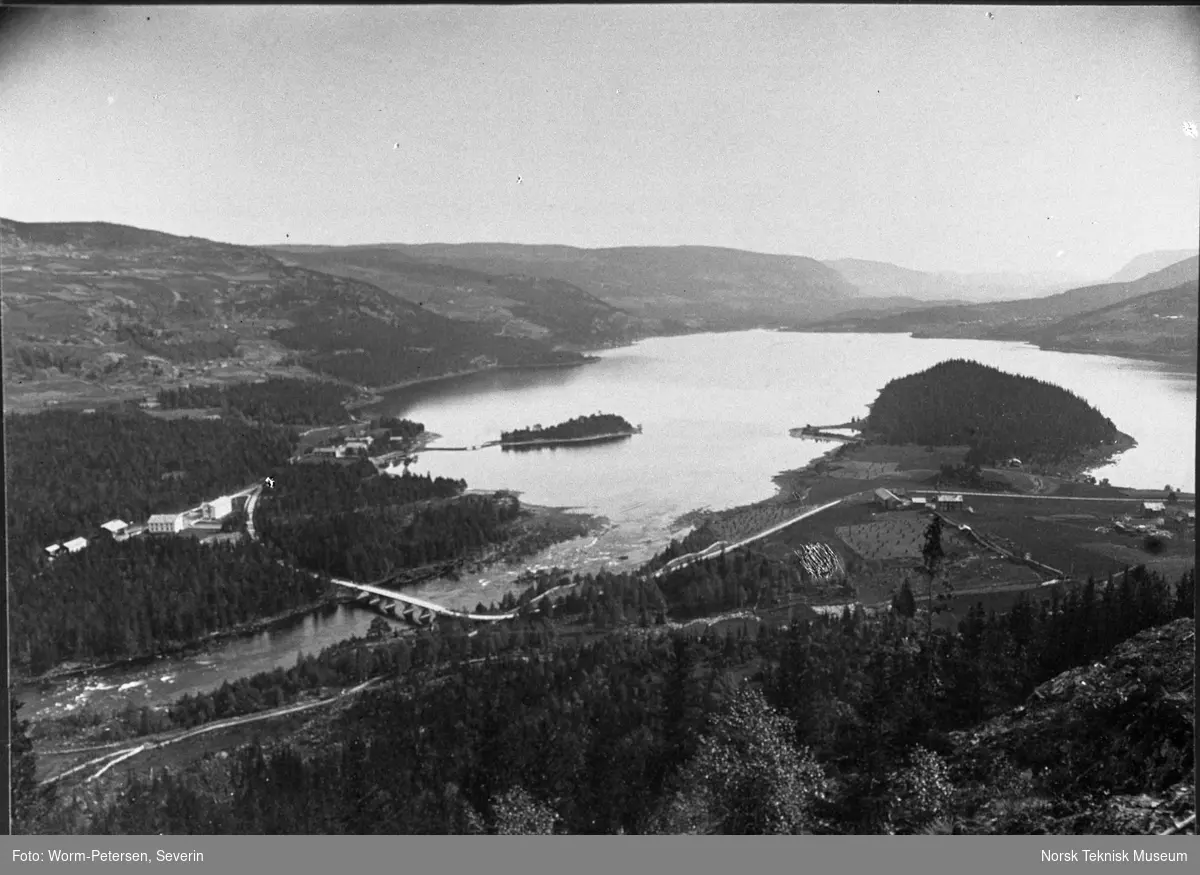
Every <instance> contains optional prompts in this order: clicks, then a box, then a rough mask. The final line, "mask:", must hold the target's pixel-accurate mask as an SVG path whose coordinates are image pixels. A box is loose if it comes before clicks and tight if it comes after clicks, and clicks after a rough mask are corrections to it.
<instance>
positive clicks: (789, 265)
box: [289, 243, 858, 329]
mask: <svg viewBox="0 0 1200 875" xmlns="http://www.w3.org/2000/svg"><path fill="white" fill-rule="evenodd" d="M353 248H356V247H350V248H349V249H353ZM357 248H364V247H357ZM365 248H369V249H372V250H376V251H381V250H386V251H390V252H393V253H399V254H402V255H404V256H408V257H410V258H414V259H416V260H418V261H423V262H426V263H428V264H440V265H447V266H452V267H458V268H464V269H466V270H471V271H478V272H482V273H487V274H494V275H501V276H504V275H513V274H520V275H526V276H533V277H538V278H541V279H555V280H560V281H563V282H566V283H570V284H571V285H573V286H577V287H578V288H580V289H583V290H584V291H586V292H588V293H590V294H591V295H594V296H595V297H597V298H599V299H600V300H602V301H606V302H607V303H609V304H611V305H612V306H614V307H619V308H621V309H622V310H624V311H626V312H628V313H630V314H633V315H635V316H639V317H642V318H646V319H655V320H663V321H667V322H677V323H681V324H683V325H686V326H688V327H689V328H693V329H720V328H725V329H733V328H747V327H758V326H763V325H795V324H798V323H800V322H802V321H804V320H808V319H813V318H820V317H822V316H826V315H832V314H834V313H836V312H839V311H841V310H844V309H846V307H847V305H848V303H849V302H852V301H853V299H854V298H855V297H857V295H858V290H857V288H856V287H855V286H854V285H853V284H851V283H849V282H847V281H846V280H845V279H844V278H843V277H842V276H841V275H840V274H838V273H837V271H835V270H833V269H832V268H830V267H827V266H826V265H824V264H822V263H821V262H819V261H816V260H814V259H811V258H803V257H800V256H790V255H765V254H761V253H756V252H744V251H741V250H737V249H722V248H716V247H705V246H674V247H619V248H614V249H577V248H574V247H570V246H526V245H520V244H508V243H463V244H440V243H431V244H421V245H406V244H388V245H384V246H372V247H365ZM289 251H294V250H289Z"/></svg>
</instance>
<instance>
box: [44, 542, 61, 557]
mask: <svg viewBox="0 0 1200 875" xmlns="http://www.w3.org/2000/svg"><path fill="white" fill-rule="evenodd" d="M61 549H62V544H51V545H50V546H49V547H47V548H46V552H47V553H49V554H50V555H51V556H53V555H54V554H55V553H57V552H58V551H59V550H61Z"/></svg>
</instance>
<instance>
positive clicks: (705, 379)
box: [376, 330, 1196, 605]
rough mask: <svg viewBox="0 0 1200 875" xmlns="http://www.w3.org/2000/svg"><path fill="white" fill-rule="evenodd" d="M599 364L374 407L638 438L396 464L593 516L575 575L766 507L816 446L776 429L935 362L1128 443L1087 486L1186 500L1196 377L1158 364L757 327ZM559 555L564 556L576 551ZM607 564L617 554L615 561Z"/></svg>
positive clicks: (492, 380) (864, 406) (449, 440)
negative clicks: (601, 524) (708, 513)
mask: <svg viewBox="0 0 1200 875" xmlns="http://www.w3.org/2000/svg"><path fill="white" fill-rule="evenodd" d="M599 356H600V361H599V362H597V363H594V364H590V365H586V366H583V367H578V368H563V369H537V370H523V371H491V372H485V373H481V374H473V375H469V376H465V377H456V378H451V379H447V380H439V381H435V382H430V383H425V384H420V385H417V386H413V387H409V388H407V389H403V390H400V391H397V392H394V393H391V394H390V395H388V396H387V397H386V400H385V401H384V402H383V403H381V404H380V405H378V407H377V408H376V410H377V411H378V412H386V413H388V414H392V415H398V416H405V417H408V418H410V419H415V420H417V421H420V422H423V423H424V424H425V425H426V427H427V428H428V429H430V430H431V431H433V432H436V433H437V434H439V435H441V436H442V437H441V439H440V440H439V441H437V442H435V443H434V444H432V446H435V447H436V446H439V445H445V446H464V445H466V446H472V445H477V444H479V443H482V442H484V441H488V440H494V439H496V438H497V437H498V436H499V434H500V432H501V431H503V430H508V429H512V428H518V427H522V426H529V425H535V424H539V423H540V424H543V425H549V424H552V423H556V422H561V421H563V420H566V419H570V418H571V417H573V416H578V415H580V414H585V413H594V412H597V411H601V412H604V413H615V414H619V415H621V416H623V417H625V418H626V419H628V420H629V421H630V422H632V423H635V424H640V425H641V426H642V433H641V434H640V435H635V436H634V437H633V438H631V439H629V440H624V441H619V442H615V443H609V444H599V445H593V446H586V445H585V446H564V447H559V448H556V449H543V450H538V451H531V452H522V453H506V452H503V451H502V450H501V449H500V448H499V447H490V448H486V449H482V450H476V451H471V452H461V453H458V452H453V453H440V452H426V453H421V454H420V455H419V457H418V460H417V463H416V464H414V465H413V467H412V470H413V471H415V472H417V473H426V472H427V473H430V474H433V475H434V476H438V475H441V476H450V477H462V478H465V479H466V481H467V483H468V485H469V486H471V487H473V488H483V489H493V488H496V489H499V488H508V489H514V490H517V491H519V492H520V493H521V497H522V500H523V501H526V502H529V503H532V504H544V505H552V506H566V507H573V508H579V509H581V510H585V511H587V512H590V513H595V514H600V515H603V516H605V517H607V518H608V519H609V520H610V521H611V523H612V527H611V528H610V529H609V531H607V532H606V533H604V534H603V535H602V536H601V537H600V539H599V541H598V542H597V543H596V544H594V545H593V546H592V549H591V559H590V561H588V562H587V564H589V565H596V564H598V563H601V562H607V563H609V564H633V563H634V562H636V561H640V560H642V559H645V558H648V557H649V555H651V554H652V553H653V552H656V551H657V550H658V549H659V548H661V546H662V545H663V543H664V542H665V541H666V540H667V539H668V538H669V537H671V536H672V535H675V534H679V533H680V529H679V527H677V526H674V525H673V522H674V521H675V520H676V519H677V518H678V517H679V516H681V515H682V514H684V513H686V512H688V511H691V510H694V509H700V508H713V509H717V508H725V507H733V506H737V505H740V504H744V503H747V502H752V501H757V500H760V499H763V498H767V497H769V496H770V495H772V494H773V493H774V491H775V487H774V484H773V483H772V482H771V478H772V477H773V476H774V475H775V474H777V473H779V472H780V471H783V470H787V469H791V468H798V467H801V466H803V465H805V464H806V463H808V462H809V461H811V460H812V459H813V458H815V457H817V456H819V455H821V454H823V453H825V452H828V451H829V449H830V444H829V443H825V442H818V441H812V440H803V439H797V438H793V437H790V436H789V434H788V431H789V429H791V428H795V427H797V426H803V425H805V424H809V423H811V424H814V425H831V424H835V423H840V422H845V421H848V420H849V419H850V418H851V417H854V416H860V417H861V416H865V415H866V414H867V412H868V405H869V404H870V403H871V402H872V401H874V399H875V397H876V395H877V394H878V392H879V390H880V389H881V388H883V386H884V385H885V384H886V383H887V382H888V381H890V380H892V379H894V378H896V377H900V376H904V375H906V374H911V373H913V372H916V371H920V370H923V369H925V368H928V367H930V366H931V365H934V364H937V363H938V362H941V361H944V360H946V359H950V358H966V359H973V360H975V361H978V362H980V363H982V364H986V365H991V366H994V367H998V368H1001V369H1003V370H1005V371H1009V372H1011V373H1015V374H1021V375H1024V376H1029V377H1036V378H1039V379H1042V380H1047V381H1049V382H1052V383H1055V384H1057V385H1059V386H1062V387H1063V388H1065V389H1069V390H1070V391H1072V392H1074V393H1076V394H1077V395H1079V396H1081V397H1082V398H1084V399H1085V400H1087V401H1088V402H1089V403H1091V404H1092V405H1093V406H1095V407H1096V408H1097V409H1099V410H1100V411H1101V412H1102V413H1104V414H1105V415H1106V416H1108V417H1109V418H1110V419H1111V420H1112V421H1113V422H1114V423H1115V424H1116V426H1117V427H1118V428H1119V429H1120V430H1121V431H1123V432H1125V433H1127V434H1130V435H1132V436H1133V437H1134V438H1136V439H1137V441H1138V446H1137V447H1135V448H1134V449H1132V450H1130V451H1128V452H1126V453H1124V454H1122V455H1121V456H1120V457H1119V458H1118V459H1117V460H1116V461H1115V462H1114V463H1113V464H1111V465H1107V466H1105V467H1103V468H1100V469H1097V470H1096V471H1095V472H1094V473H1095V474H1096V475H1097V476H1098V477H1108V478H1109V479H1110V480H1111V482H1112V483H1114V484H1117V485H1120V486H1132V487H1140V488H1155V489H1157V488H1161V487H1162V486H1163V485H1165V484H1167V483H1170V484H1172V485H1174V486H1177V487H1183V488H1184V490H1185V491H1194V490H1195V428H1196V422H1195V410H1196V376H1195V374H1194V373H1186V372H1180V371H1177V370H1173V369H1171V368H1170V367H1168V366H1165V365H1161V364H1156V363H1151V362H1144V361H1134V360H1130V359H1122V358H1116V357H1112V356H1093V355H1080V354H1073V353H1064V352H1049V351H1045V350H1040V349H1037V348H1036V347H1032V346H1029V345H1026V344H1022V343H1010V342H995V341H979V340H949V339H914V338H911V337H909V336H907V335H902V334H806V333H793V332H775V331H765V330H764V331H742V332H732V333H722V334H698V335H689V336H685V337H669V338H653V339H650V340H645V341H642V342H640V343H638V344H636V345H634V346H631V347H624V348H621V349H614V350H606V351H604V352H601V353H599ZM564 549H565V548H560V553H563V555H564V556H565V555H566V553H565V552H564ZM571 549H572V550H574V551H575V553H576V554H578V553H579V549H580V545H579V544H574V545H572V546H571ZM620 555H628V556H629V557H630V558H629V560H627V562H619V561H618V559H617V557H619V556H620ZM544 558H545V561H546V562H547V563H549V562H552V561H554V557H553V556H551V555H550V554H548V555H547V557H544ZM576 558H577V559H578V558H580V557H579V556H577V557H576ZM427 592H428V594H429V595H431V596H434V595H437V592H438V588H437V586H431V587H430V588H429V589H428V590H427ZM471 604H472V605H473V604H474V602H471Z"/></svg>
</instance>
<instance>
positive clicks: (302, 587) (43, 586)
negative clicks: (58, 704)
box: [9, 536, 328, 673]
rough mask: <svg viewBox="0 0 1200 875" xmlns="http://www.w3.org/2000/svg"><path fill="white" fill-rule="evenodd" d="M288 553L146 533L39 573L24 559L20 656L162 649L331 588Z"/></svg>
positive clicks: (19, 579)
mask: <svg viewBox="0 0 1200 875" xmlns="http://www.w3.org/2000/svg"><path fill="white" fill-rule="evenodd" d="M279 558H280V557H279V554H278V553H277V552H275V551H273V550H271V549H269V548H267V547H264V546H262V545H260V544H256V543H239V544H235V545H229V544H223V543H222V544H211V545H210V544H202V543H200V542H199V541H196V540H194V539H191V538H155V537H152V536H145V537H142V538H134V539H132V540H129V541H126V542H124V543H120V544H118V543H115V542H112V541H107V540H101V541H97V542H96V543H95V544H93V545H91V546H89V547H88V549H86V550H83V551H81V552H79V553H75V554H70V555H66V556H63V557H61V558H59V559H57V560H56V561H55V562H54V563H53V564H51V565H50V566H49V567H48V568H46V569H44V570H40V571H38V572H37V573H33V572H32V571H31V570H30V569H28V568H22V567H19V566H18V567H15V568H13V569H12V571H11V573H10V575H9V580H10V586H11V593H12V596H11V597H12V601H11V603H10V604H11V608H10V610H11V613H12V615H11V619H10V626H11V629H12V653H13V657H14V661H15V662H17V663H18V664H20V665H23V666H27V667H28V668H29V670H30V671H32V672H34V673H38V672H41V671H44V670H46V669H48V668H50V667H52V666H54V665H56V664H57V663H59V662H62V661H64V660H86V659H122V658H128V657H135V656H143V655H148V654H153V653H158V652H161V651H163V650H167V649H170V648H174V647H178V646H182V645H185V644H189V643H192V642H195V641H196V640H197V639H199V638H202V637H204V636H205V635H208V634H210V633H213V632H220V631H223V630H226V629H229V628H231V627H233V626H235V625H237V624H239V623H244V622H247V621H252V620H258V619H262V618H264V617H269V616H273V615H276V614H279V613H282V612H284V611H288V610H291V609H294V608H297V607H300V606H303V605H306V604H310V603H312V602H314V601H316V600H318V599H320V598H322V597H323V596H325V595H327V594H328V585H327V583H323V582H322V581H321V580H319V579H317V578H315V577H313V576H312V575H310V574H304V573H302V572H298V571H295V570H292V569H289V568H287V567H286V566H285V565H283V564H282V563H280V562H279Z"/></svg>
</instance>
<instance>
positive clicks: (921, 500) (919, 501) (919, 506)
mask: <svg viewBox="0 0 1200 875" xmlns="http://www.w3.org/2000/svg"><path fill="white" fill-rule="evenodd" d="M908 506H909V507H911V508H913V509H914V510H924V509H925V508H926V507H928V506H929V502H928V501H926V500H925V496H923V495H914V496H913V497H912V498H910V499H909V500H908Z"/></svg>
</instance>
